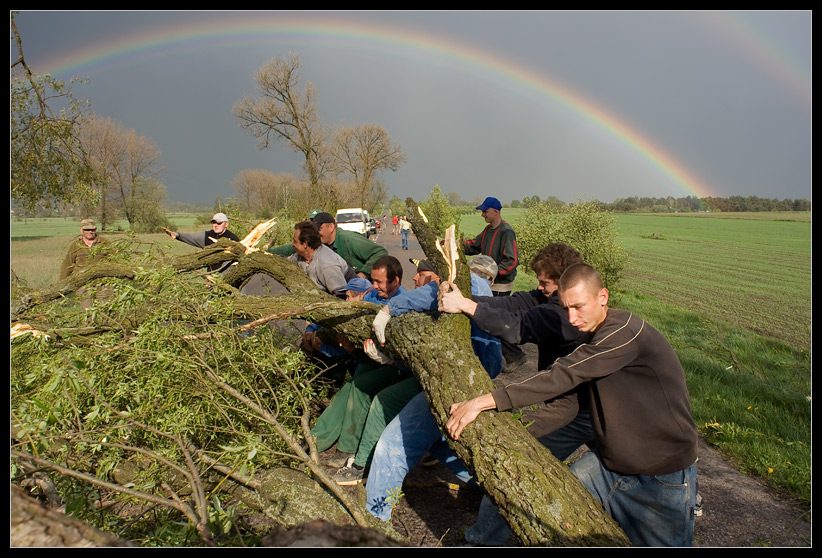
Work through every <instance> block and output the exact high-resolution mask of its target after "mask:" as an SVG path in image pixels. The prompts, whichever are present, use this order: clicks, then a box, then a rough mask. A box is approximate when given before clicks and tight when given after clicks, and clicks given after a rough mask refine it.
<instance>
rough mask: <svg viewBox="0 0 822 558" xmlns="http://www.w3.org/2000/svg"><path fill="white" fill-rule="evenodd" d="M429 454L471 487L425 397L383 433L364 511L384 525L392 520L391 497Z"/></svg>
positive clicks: (416, 398)
mask: <svg viewBox="0 0 822 558" xmlns="http://www.w3.org/2000/svg"><path fill="white" fill-rule="evenodd" d="M426 453H430V454H431V455H432V456H434V457H436V458H437V459H438V460H439V461H441V462H442V463H443V464H444V465H445V466H446V467H448V468H449V469H450V470H451V471H452V472H453V473H454V474H455V475H456V476H457V478H459V479H460V480H462V481H464V482H468V483H472V482H473V480H472V477H471V474H470V473H469V472H468V470H467V469H466V468H465V466H464V465H463V464H462V462H461V461H460V460H459V459H457V456H456V455H454V453H453V452H452V451H451V448H450V447H449V446H448V442H446V441H445V438H444V437H443V435H442V433H441V432H440V429H439V426H438V425H437V421H436V419H434V415H432V414H431V410H430V408H429V407H428V400H427V399H426V398H425V393H424V392H420V393H418V394H417V395H415V396H414V398H413V399H411V400H410V401H409V402H408V403H407V404H406V405H405V407H403V409H402V411H400V413H399V414H398V415H397V416H396V417H394V419H393V420H392V421H391V422H390V423H388V426H386V427H385V430H383V433H382V435H381V436H380V440H379V441H378V442H377V447H376V448H375V450H374V457H373V459H372V460H371V470H370V471H369V473H368V482H367V483H366V485H365V492H366V505H365V507H366V509H367V510H368V511H369V512H371V514H372V515H373V516H375V517H377V518H379V519H381V520H383V521H390V520H391V511H392V510H393V507H394V503H395V502H394V501H393V499H392V497H391V496H392V494H395V493H396V492H397V491H398V490H399V489H401V488H402V483H403V481H404V480H405V476H406V475H407V474H408V471H410V470H411V469H413V468H414V467H416V466H417V464H418V463H419V462H420V461H421V460H422V458H423V457H424V456H425V454H426Z"/></svg>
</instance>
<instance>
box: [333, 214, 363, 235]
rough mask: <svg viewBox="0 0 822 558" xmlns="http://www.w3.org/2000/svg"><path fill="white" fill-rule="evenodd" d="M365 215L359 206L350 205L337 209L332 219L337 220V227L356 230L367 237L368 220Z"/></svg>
mask: <svg viewBox="0 0 822 558" xmlns="http://www.w3.org/2000/svg"><path fill="white" fill-rule="evenodd" d="M365 215H366V214H365V211H363V209H362V208H361V207H350V208H348V209H338V210H337V216H336V217H335V218H334V220H335V221H337V227H339V228H341V229H345V230H347V231H354V232H358V233H360V234H361V235H363V236H365V237H368V236H369V234H368V231H369V229H368V220H367V219H366V217H365Z"/></svg>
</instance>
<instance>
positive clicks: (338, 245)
mask: <svg viewBox="0 0 822 558" xmlns="http://www.w3.org/2000/svg"><path fill="white" fill-rule="evenodd" d="M311 222H312V223H314V226H315V227H317V231H319V233H320V238H321V239H322V243H323V244H325V245H326V246H328V247H330V248H332V249H333V250H334V251H335V252H337V254H339V255H340V256H341V257H342V259H344V260H345V261H346V262H347V263H348V265H350V266H351V267H352V268H353V269H354V271H356V272H357V275H359V276H360V277H363V278H365V279H368V280H369V281H370V280H371V266H373V265H374V262H376V261H377V260H378V259H380V258H381V257H383V256H387V255H388V250H386V249H385V248H384V247H382V246H380V245H379V244H375V243H374V242H371V241H370V240H368V239H367V238H365V237H364V236H363V235H361V234H359V233H356V232H353V231H347V230H344V229H340V228H337V222H336V220H335V219H334V216H333V215H331V214H330V213H326V212H325V211H321V212H319V213H316V214H315V215H314V217H313V218H312V219H311ZM268 252H270V253H272V254H277V255H279V256H285V257H288V256H290V255H291V254H293V253H294V247H293V246H291V245H290V244H284V245H282V246H277V247H276V248H269V249H268Z"/></svg>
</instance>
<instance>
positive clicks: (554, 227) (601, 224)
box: [513, 201, 628, 289]
mask: <svg viewBox="0 0 822 558" xmlns="http://www.w3.org/2000/svg"><path fill="white" fill-rule="evenodd" d="M513 225H514V229H515V230H516V231H517V245H518V247H519V258H520V265H523V266H526V267H527V266H529V265H530V263H531V260H532V259H533V258H534V256H535V255H536V254H537V252H539V250H540V249H542V248H543V247H544V246H545V245H547V244H550V243H551V242H566V243H568V244H570V245H571V246H573V247H574V248H576V249H577V250H578V251H579V253H580V254H581V255H582V257H583V259H584V260H585V261H586V262H587V263H589V264H591V265H592V266H594V267H595V268H596V269H597V271H599V272H600V274H601V275H602V279H603V281H604V282H605V286H606V287H608V288H609V289H614V288H615V287H616V285H617V283H618V282H619V278H620V275H621V273H622V270H623V269H625V267H626V266H627V262H628V253H627V251H626V250H625V249H624V248H623V247H622V246H621V245H620V244H619V243H617V241H616V237H617V232H616V228H615V220H614V218H613V216H612V215H611V214H610V213H609V212H607V211H603V210H601V209H600V207H599V204H598V202H596V201H584V202H579V203H575V204H571V205H563V206H557V205H553V204H547V203H540V204H537V205H532V206H531V207H529V208H528V209H527V210H526V211H525V214H524V215H522V216H521V217H520V218H519V219H517V220H516V221H515V222H514V224H513Z"/></svg>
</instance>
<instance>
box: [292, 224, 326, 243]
mask: <svg viewBox="0 0 822 558" xmlns="http://www.w3.org/2000/svg"><path fill="white" fill-rule="evenodd" d="M294 230H295V231H299V233H298V234H297V240H299V241H300V242H303V243H305V244H307V245H308V247H309V248H312V249H314V250H316V249H317V248H319V247H320V244H322V239H321V238H320V233H319V232H318V231H317V227H315V226H314V225H313V223H311V221H299V222H298V223H295V225H294Z"/></svg>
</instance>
